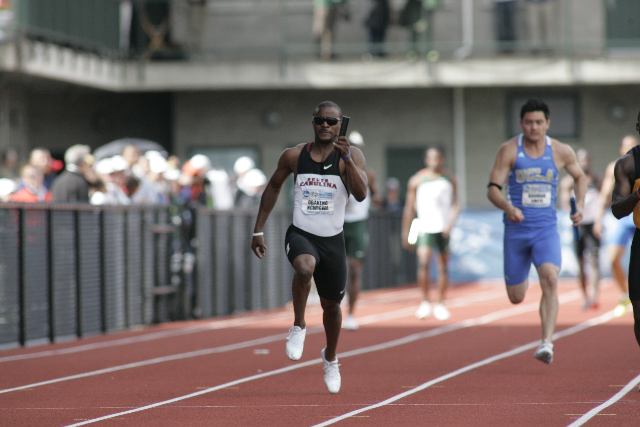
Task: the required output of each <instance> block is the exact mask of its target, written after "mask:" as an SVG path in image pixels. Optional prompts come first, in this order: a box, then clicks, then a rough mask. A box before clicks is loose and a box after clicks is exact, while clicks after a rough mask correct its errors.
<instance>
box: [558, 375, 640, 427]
mask: <svg viewBox="0 0 640 427" xmlns="http://www.w3.org/2000/svg"><path fill="white" fill-rule="evenodd" d="M638 384H640V375H638V376H637V377H635V378H634V379H633V380H631V382H630V383H629V384H627V385H626V386H624V388H623V389H622V390H620V391H619V392H617V393H616V394H615V395H614V396H613V397H612V398H611V399H609V400H607V401H606V402H604V403H603V404H602V405H599V406H596V407H595V408H593V409H592V410H590V411H589V412H587V413H586V414H584V415H583V416H581V417H580V418H578V419H577V420H575V421H574V422H572V423H571V424H569V425H568V426H567V427H578V426H581V425H583V424H584V423H586V422H587V421H589V420H590V419H591V418H593V417H595V416H596V415H598V413H599V412H600V411H602V410H603V409H606V408H608V407H609V406H611V405H613V404H614V403H616V402H617V401H618V400H620V399H622V398H623V397H624V396H625V395H626V394H627V393H629V392H630V391H631V390H633V389H635V388H636V386H637V385H638Z"/></svg>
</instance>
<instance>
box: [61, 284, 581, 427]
mask: <svg viewBox="0 0 640 427" xmlns="http://www.w3.org/2000/svg"><path fill="white" fill-rule="evenodd" d="M579 298H581V292H579V291H577V290H576V291H572V292H568V293H566V294H563V295H561V296H560V298H559V299H560V303H564V302H569V301H573V300H577V299H579ZM538 306H539V304H538V303H537V302H536V303H529V304H524V305H520V306H515V307H513V308H508V309H505V310H500V311H497V312H494V313H490V314H487V315H485V316H481V317H478V318H475V319H468V320H465V321H463V322H460V323H457V324H452V325H445V326H442V327H440V328H435V329H432V330H429V331H425V332H421V333H418V334H413V335H409V336H407V337H404V338H401V339H397V340H393V341H389V342H387V343H383V344H377V345H373V346H369V347H364V348H361V349H358V350H352V351H348V352H345V353H340V358H345V357H351V356H356V355H361V354H366V353H371V352H374V351H379V350H385V349H388V348H391V347H396V346H399V345H402V344H407V343H410V342H413V341H417V340H420V339H424V338H429V337H432V336H436V335H440V334H443V333H446V332H451V331H455V330H458V329H463V328H468V327H471V326H474V325H483V324H487V323H490V322H492V321H495V320H498V319H503V318H505V317H509V316H516V315H518V314H521V313H526V312H531V311H535V310H537V309H538ZM570 329H571V328H570ZM554 336H555V335H554ZM538 344H539V342H536V343H534V344H533V345H534V346H537V345H538ZM531 348H532V347H531ZM321 362H322V359H321V358H317V359H313V360H309V361H307V362H303V363H298V364H295V365H292V366H288V367H285V368H281V369H276V370H274V371H269V372H263V373H261V374H258V375H253V376H250V377H246V378H241V379H239V380H235V381H231V382H228V383H226V384H222V385H218V386H215V387H211V388H208V389H205V390H201V391H198V392H195V393H190V394H187V395H184V396H178V397H176V398H173V399H170V400H165V401H163V402H157V403H153V404H151V405H146V406H142V407H140V408H136V409H132V410H129V411H124V412H118V413H115V414H111V415H105V416H103V417H100V418H94V419H91V420H87V421H83V422H81V423H77V424H71V425H69V426H67V427H75V426H82V425H86V424H91V423H94V422H98V421H102V420H106V419H109V418H115V417H119V416H122V415H127V414H131V413H134V412H139V411H144V410H147V409H152V408H156V407H158V406H164V405H168V404H170V403H174V402H179V401H181V400H185V399H190V398H192V397H196V396H201V395H203V394H206V393H211V392H213V391H216V390H220V389H223V388H227V387H232V386H235V385H237V384H242V383H245V382H249V381H253V380H257V379H260V378H265V377H269V376H272V375H278V374H281V373H285V372H289V371H293V370H295V369H300V368H305V367H307V366H311V365H315V364H319V363H321ZM396 400H398V399H396Z"/></svg>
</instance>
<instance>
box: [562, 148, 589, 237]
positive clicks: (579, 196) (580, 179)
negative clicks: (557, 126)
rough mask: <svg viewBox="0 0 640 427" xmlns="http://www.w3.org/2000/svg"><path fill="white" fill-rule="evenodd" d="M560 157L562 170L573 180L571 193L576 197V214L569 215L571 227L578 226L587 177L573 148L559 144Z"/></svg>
mask: <svg viewBox="0 0 640 427" xmlns="http://www.w3.org/2000/svg"><path fill="white" fill-rule="evenodd" d="M560 148H561V153H560V154H561V156H562V158H563V160H564V163H565V164H564V168H565V169H566V171H567V173H568V174H569V175H571V177H572V178H573V191H574V193H575V195H576V213H575V214H573V215H571V221H573V225H574V226H575V225H580V222H581V221H582V209H583V208H584V195H585V193H586V192H587V177H586V176H584V172H583V171H582V168H581V167H580V164H579V163H578V159H577V158H576V153H575V152H574V151H573V148H571V147H570V146H568V145H566V144H560Z"/></svg>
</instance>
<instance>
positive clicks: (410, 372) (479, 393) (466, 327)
mask: <svg viewBox="0 0 640 427" xmlns="http://www.w3.org/2000/svg"><path fill="white" fill-rule="evenodd" d="M601 288H602V291H601V304H600V308H599V309H598V310H588V311H585V310H583V309H582V303H583V301H582V297H581V293H580V291H579V290H578V284H577V281H575V280H563V281H561V283H560V285H559V294H560V302H561V305H560V313H559V317H558V326H557V328H556V333H557V336H556V338H555V340H554V342H555V348H554V350H555V357H554V361H553V363H551V364H550V365H545V364H543V363H541V362H539V361H538V360H536V359H534V358H533V352H534V350H535V348H536V347H537V345H538V344H539V340H540V334H541V330H540V320H539V316H538V302H539V299H540V288H539V286H537V285H533V286H532V287H531V289H530V290H529V292H528V295H527V298H526V299H525V301H524V302H523V303H522V304H519V305H516V306H514V305H511V304H510V303H509V302H508V300H507V297H506V293H505V290H504V286H503V285H502V284H501V283H498V282H492V283H484V282H483V283H475V284H469V285H461V286H456V287H452V288H451V289H450V291H449V295H448V302H447V305H448V307H449V309H450V311H451V313H452V317H451V319H449V320H448V321H445V322H439V321H437V320H435V319H433V318H430V319H425V320H418V319H416V318H415V317H414V312H415V310H416V308H417V305H418V303H419V301H420V292H419V291H418V289H417V288H416V287H408V288H402V289H393V290H384V291H370V292H365V293H363V294H362V297H361V299H360V302H359V305H358V308H357V313H356V318H357V319H358V320H359V322H360V324H361V327H360V329H359V330H358V331H344V330H343V331H342V334H341V337H340V345H339V347H338V357H339V361H340V364H341V366H340V371H341V374H342V389H341V390H340V393H338V394H336V395H332V394H329V392H328V391H327V390H326V388H325V385H324V381H323V371H322V364H321V360H320V350H321V349H322V348H323V347H324V334H323V333H322V326H321V321H322V317H321V310H320V307H319V306H318V305H310V306H309V307H308V309H307V325H308V333H307V339H306V343H305V350H304V354H303V356H302V359H301V360H299V361H297V362H294V361H291V360H289V359H288V358H287V356H286V355H285V352H284V344H285V338H286V336H287V329H288V328H289V327H290V326H291V325H292V323H293V313H292V312H291V311H290V310H288V309H281V310H274V311H265V312H260V313H252V314H247V315H242V316H232V317H227V318H218V319H215V320H211V319H209V320H202V321H191V322H180V323H170V324H162V325H156V326H152V327H145V328H142V329H139V330H135V331H127V332H121V333H117V334H111V335H103V336H96V337H92V338H87V339H82V340H79V341H74V342H69V343H60V344H51V345H47V346H40V347H34V348H22V349H14V350H6V351H2V352H0V372H1V374H0V426H38V427H41V426H70V425H73V426H80V425H89V424H93V425H97V426H100V425H107V426H114V425H115V426H137V427H143V426H154V427H156V426H322V425H333V424H335V425H338V426H389V425H393V426H416V425H429V426H488V425H490V426H497V427H502V426H514V425H522V426H578V425H587V426H638V425H640V418H639V415H640V411H639V408H640V405H639V403H640V393H639V392H638V383H639V382H640V366H639V363H638V356H639V354H640V349H639V348H638V345H637V344H636V342H635V339H634V336H633V317H632V315H631V313H627V314H625V315H623V316H622V317H615V316H614V315H613V312H612V310H613V308H614V307H615V306H616V304H617V302H618V298H619V293H618V291H617V290H616V289H615V286H613V285H612V284H611V283H610V282H608V281H604V282H603V283H602V286H601Z"/></svg>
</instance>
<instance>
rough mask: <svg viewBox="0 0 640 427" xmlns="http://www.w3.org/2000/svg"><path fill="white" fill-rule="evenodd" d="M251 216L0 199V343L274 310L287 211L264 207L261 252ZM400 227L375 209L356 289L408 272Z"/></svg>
mask: <svg viewBox="0 0 640 427" xmlns="http://www.w3.org/2000/svg"><path fill="white" fill-rule="evenodd" d="M254 221H255V212H221V211H214V210H211V209H208V208H197V209H196V208H187V209H184V210H179V209H176V208H175V207H140V206H127V207H103V206H102V207H95V206H80V205H50V204H15V203H10V204H0V348H3V347H15V346H19V345H34V344H42V343H48V342H56V341H62V340H67V339H74V338H78V337H84V336H90V335H94V334H99V333H105V332H111V331H117V330H122V329H126V328H131V327H135V326H137V325H145V324H151V323H155V322H162V321H171V320H182V319H188V318H194V317H195V318H208V317H214V316H223V315H229V314H233V313H240V312H245V311H254V310H261V309H272V308H277V307H281V306H283V305H285V304H286V303H287V302H288V301H290V300H291V279H292V275H293V270H292V268H291V265H290V264H289V262H288V260H287V259H286V256H285V254H284V250H283V248H282V245H283V244H284V234H285V232H286V229H287V227H288V226H289V224H290V223H291V213H290V212H287V213H274V214H272V215H271V217H270V219H269V221H268V222H267V224H266V227H265V238H266V244H267V246H268V247H269V253H268V256H267V257H265V258H264V259H263V260H259V259H258V258H257V257H256V256H255V255H254V254H253V253H252V252H251V249H250V247H249V242H250V240H251V238H250V233H251V230H252V229H253V223H254ZM399 224H400V215H399V214H392V213H386V212H378V213H374V214H373V215H372V217H371V219H370V221H369V226H370V230H371V250H370V253H369V256H368V258H367V260H366V262H365V267H364V272H363V289H374V288H385V287H393V286H397V285H398V284H401V283H406V282H408V281H413V280H414V279H415V261H414V256H413V255H409V254H406V253H404V252H403V251H401V250H400V248H399V238H398V234H397V231H398V230H399ZM394 237H395V238H394ZM392 241H393V242H392ZM394 242H395V243H394ZM281 249H282V250H281ZM194 263H195V267H194Z"/></svg>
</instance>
